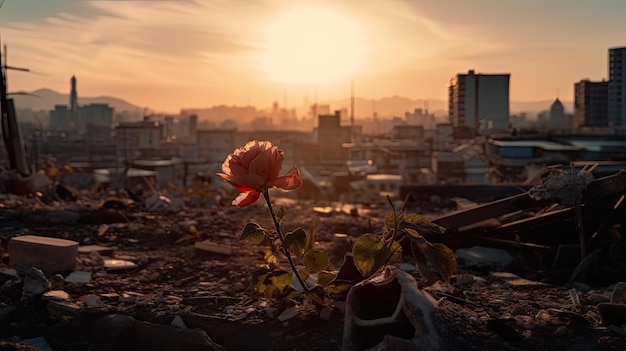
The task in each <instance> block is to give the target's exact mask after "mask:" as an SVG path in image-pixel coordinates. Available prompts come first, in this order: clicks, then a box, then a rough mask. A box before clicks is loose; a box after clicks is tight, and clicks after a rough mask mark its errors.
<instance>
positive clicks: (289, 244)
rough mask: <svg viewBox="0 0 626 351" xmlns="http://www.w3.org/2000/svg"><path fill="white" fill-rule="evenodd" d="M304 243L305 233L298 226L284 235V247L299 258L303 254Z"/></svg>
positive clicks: (305, 241)
mask: <svg viewBox="0 0 626 351" xmlns="http://www.w3.org/2000/svg"><path fill="white" fill-rule="evenodd" d="M306 243H307V240H306V233H305V232H304V229H302V228H298V229H296V230H294V231H293V232H290V233H287V234H286V235H285V243H284V244H285V247H286V248H287V249H289V251H291V252H292V253H293V254H294V255H296V257H298V258H300V259H302V255H304V251H305V248H306Z"/></svg>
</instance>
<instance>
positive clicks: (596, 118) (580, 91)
mask: <svg viewBox="0 0 626 351" xmlns="http://www.w3.org/2000/svg"><path fill="white" fill-rule="evenodd" d="M607 88H608V83H607V82H605V81H602V82H592V81H590V80H589V79H583V80H581V81H580V82H577V83H574V128H575V129H576V128H580V127H606V126H607V125H608V119H607V106H608V105H607Z"/></svg>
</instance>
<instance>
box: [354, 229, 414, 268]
mask: <svg viewBox="0 0 626 351" xmlns="http://www.w3.org/2000/svg"><path fill="white" fill-rule="evenodd" d="M352 255H353V256H354V265H355V266H356V268H357V269H358V270H359V272H360V273H361V275H363V276H364V277H369V276H370V275H372V274H374V273H375V272H376V271H377V270H378V269H379V268H380V267H382V266H383V265H385V264H389V263H395V262H400V261H401V259H402V248H401V247H400V244H398V243H397V242H396V241H391V242H390V243H385V242H384V240H383V238H382V236H380V235H376V234H363V235H361V236H360V237H359V238H358V239H357V241H356V242H355V243H354V246H353V247H352Z"/></svg>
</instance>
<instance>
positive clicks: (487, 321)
mask: <svg viewBox="0 0 626 351" xmlns="http://www.w3.org/2000/svg"><path fill="white" fill-rule="evenodd" d="M0 204H1V208H0V238H1V239H2V246H1V248H0V255H1V257H2V263H1V264H0V270H1V269H7V268H9V267H10V262H9V258H8V252H7V245H8V241H9V239H10V238H11V237H13V236H16V235H27V234H28V235H40V236H49V237H56V238H64V239H70V240H75V241H77V242H78V243H79V244H80V245H81V246H86V245H101V246H105V247H109V248H111V249H112V252H110V253H106V252H105V253H103V254H102V255H99V254H86V253H80V254H79V257H78V263H77V270H82V271H90V272H92V277H91V280H90V281H89V282H87V283H68V282H61V283H60V285H59V286H58V289H59V290H63V291H65V292H67V293H68V294H69V300H70V302H71V303H72V304H70V306H74V307H73V308H69V309H66V310H63V309H61V308H60V307H59V305H58V304H56V305H55V304H53V303H52V302H50V301H48V300H44V299H42V298H41V297H35V298H33V299H32V300H28V301H21V299H20V298H21V294H22V284H21V283H20V282H17V281H15V280H14V279H12V278H11V277H10V276H9V275H7V274H4V273H0V340H2V343H0V349H7V350H10V349H16V350H17V349H18V348H17V346H18V344H16V342H19V341H20V340H27V339H32V338H37V337H43V338H45V340H46V342H47V344H48V345H49V346H50V348H51V349H52V350H55V351H56V350H68V351H71V350H76V351H79V350H114V349H115V350H142V349H146V350H147V349H153V350H154V349H163V350H166V349H172V350H173V349H180V350H206V349H211V348H213V349H220V348H221V349H225V350H338V349H341V346H342V334H343V325H344V315H343V312H344V310H345V304H343V302H342V301H338V302H337V303H336V304H335V305H334V306H333V308H332V309H331V310H330V313H328V311H326V313H321V311H319V310H316V309H309V308H304V307H302V306H301V305H298V307H301V309H300V313H298V314H297V315H295V316H293V317H291V318H285V319H284V320H282V321H281V320H279V318H277V317H276V314H278V312H280V308H278V307H280V306H273V304H272V303H271V302H270V301H266V300H265V299H264V298H263V297H262V296H259V295H258V294H256V293H255V292H254V291H252V290H251V289H250V277H251V274H252V272H253V271H255V270H256V269H258V268H260V267H262V266H263V265H264V264H265V262H264V259H263V255H264V252H265V250H266V249H267V248H268V247H269V245H267V244H265V243H264V244H262V245H252V244H248V243H243V242H240V241H239V239H238V236H239V233H240V230H241V229H242V228H243V225H244V224H245V223H246V222H248V221H254V222H258V223H260V224H262V225H263V226H264V227H266V228H271V219H270V217H269V215H268V213H267V208H266V207H264V206H263V204H261V203H258V204H256V205H254V206H251V207H249V208H245V209H239V208H236V207H233V206H229V204H227V203H226V204H220V203H214V204H202V205H201V206H198V207H192V206H189V204H188V203H179V204H171V205H170V206H168V207H167V208H166V209H165V210H164V211H162V212H149V211H146V210H145V208H142V207H138V206H132V205H131V206H129V207H125V208H122V209H103V208H102V202H95V201H91V200H86V199H79V200H78V201H77V202H75V203H49V204H43V203H42V202H41V201H40V200H37V199H34V198H26V197H14V196H4V198H3V200H2V201H1V202H0ZM320 205H332V206H335V207H339V204H328V203H314V202H311V201H297V202H296V201H294V200H289V199H277V206H283V207H285V209H286V210H287V215H286V217H285V219H284V226H285V229H286V230H290V229H293V228H296V227H303V228H304V229H305V230H306V231H307V232H308V231H310V230H313V229H315V232H316V233H317V245H318V248H323V249H325V250H327V252H331V253H332V252H333V235H334V234H335V233H345V234H348V235H349V236H351V237H356V236H358V235H360V234H364V233H367V232H372V231H373V232H376V231H378V230H380V229H381V228H382V218H383V216H384V214H385V213H386V212H388V209H387V208H386V207H385V204H384V203H382V204H377V205H373V206H360V207H359V209H358V211H350V207H345V206H344V208H343V209H344V211H334V212H332V213H331V214H323V213H319V212H315V211H313V207H314V206H320ZM120 206H121V205H120ZM105 207H106V206H105ZM59 210H63V211H65V212H63V213H65V215H66V216H65V217H63V215H62V214H63V213H61V216H60V217H59V212H58V211H59ZM440 210H441V209H440ZM55 211H57V212H55ZM67 212H70V213H74V214H76V213H77V214H78V216H67ZM51 213H53V214H51ZM59 218H60V219H59ZM191 226H193V227H194V228H195V229H194V228H191ZM203 240H210V241H211V242H214V243H220V244H223V245H226V246H227V247H230V248H232V252H231V253H229V254H218V253H211V252H206V251H203V250H199V249H197V248H195V247H194V243H195V242H200V241H203ZM105 259H117V260H127V261H130V262H133V263H135V264H136V266H135V267H131V268H127V269H120V270H106V269H104V267H103V260H105ZM333 261H334V262H338V261H339V258H338V257H333ZM496 270H497V269H486V270H476V269H470V268H468V267H462V266H460V267H459V269H458V272H457V275H456V276H454V277H453V278H452V281H451V282H452V286H453V289H452V290H450V289H449V288H447V287H445V286H443V285H440V284H436V285H434V286H431V287H428V288H425V290H426V291H428V292H430V293H431V294H432V296H433V297H434V298H435V299H436V300H437V301H438V307H437V310H436V311H435V319H436V325H437V329H438V333H439V334H440V337H441V339H442V340H444V343H443V344H442V349H448V350H626V336H625V335H626V332H625V331H624V329H623V328H622V327H621V325H620V323H621V322H620V319H619V318H621V316H623V315H624V312H623V311H621V312H620V311H617V312H615V314H616V315H617V317H615V318H617V319H616V320H617V322H615V323H616V324H618V325H619V327H616V326H612V327H607V325H605V324H604V323H603V321H602V318H601V314H600V311H599V308H601V306H602V303H606V302H608V300H609V298H610V294H611V293H612V291H613V287H612V286H602V287H584V286H582V287H578V289H577V290H571V288H572V287H570V286H567V285H565V284H563V283H560V282H555V281H552V280H551V279H548V278H549V276H548V275H544V274H542V273H540V272H534V273H533V274H532V275H528V274H526V276H523V277H522V278H528V279H530V280H529V281H523V280H522V281H520V280H519V279H517V278H519V277H515V276H509V275H507V274H497V273H496V274H494V271H496ZM500 270H503V271H505V272H506V271H511V269H509V268H506V267H505V268H502V269H500ZM67 273H69V272H67ZM67 273H65V274H64V276H65V277H67ZM514 273H518V274H521V273H520V272H514ZM414 275H415V276H416V277H417V278H418V279H419V274H418V273H416V272H414ZM93 301H96V302H93ZM296 302H298V301H296ZM55 306H56V307H55ZM76 306H78V308H76ZM275 307H276V308H277V309H276V310H275V309H274V308H275ZM272 311H274V312H273V313H272ZM128 317H132V321H131V320H129V319H128ZM115 318H117V320H121V319H123V320H124V321H125V322H124V323H126V324H124V323H122V324H121V327H120V326H119V325H117V324H115V323H110V322H111V320H112V319H115ZM124 318H127V319H124ZM281 319H282V318H281ZM174 320H182V322H183V323H184V324H185V325H186V326H187V327H188V328H189V329H188V330H203V331H204V332H205V333H206V335H208V337H210V339H211V340H212V341H213V342H214V343H215V344H216V345H215V344H213V345H212V346H210V347H211V348H206V342H205V341H200V342H198V343H195V344H194V342H193V340H196V339H194V338H197V337H198V334H192V333H188V334H184V333H182V332H176V333H174V334H171V329H175V328H171V327H165V326H169V325H171V324H172V322H173V321H174ZM138 321H141V322H150V323H151V324H150V325H157V326H163V329H151V331H149V332H147V331H145V326H146V325H148V324H140V327H137V324H136V322H138ZM107 323H108V324H107ZM133 323H135V324H133ZM624 323H626V321H625V322H624ZM177 330H179V329H177ZM143 333H155V334H153V335H157V334H158V335H160V336H164V335H170V334H171V335H173V336H172V337H171V338H170V339H167V340H166V341H163V342H164V343H165V342H173V344H171V345H178V346H171V345H170V344H162V345H160V346H158V347H157V348H155V346H154V345H150V343H147V342H145V341H141V340H145V339H141V338H140V337H139V336H138V335H142V334H143ZM168 333H170V334H168ZM177 333H178V334H177ZM181 333H182V334H181ZM149 338H150V337H149V336H148V339H149ZM178 338H182V339H184V340H185V341H184V343H183V344H182V345H183V346H180V345H181V344H180V343H178V341H172V340H171V339H178ZM137 340H139V341H137ZM159 340H161V339H159ZM203 343H204V344H203ZM201 344H202V345H205V346H199V345H201ZM168 345H170V346H168ZM217 345H219V346H217Z"/></svg>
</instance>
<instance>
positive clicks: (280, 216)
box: [276, 207, 287, 223]
mask: <svg viewBox="0 0 626 351" xmlns="http://www.w3.org/2000/svg"><path fill="white" fill-rule="evenodd" d="M286 214H287V211H286V210H285V208H284V207H281V208H279V209H278V211H276V220H277V221H278V223H282V222H283V218H285V215H286Z"/></svg>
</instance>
